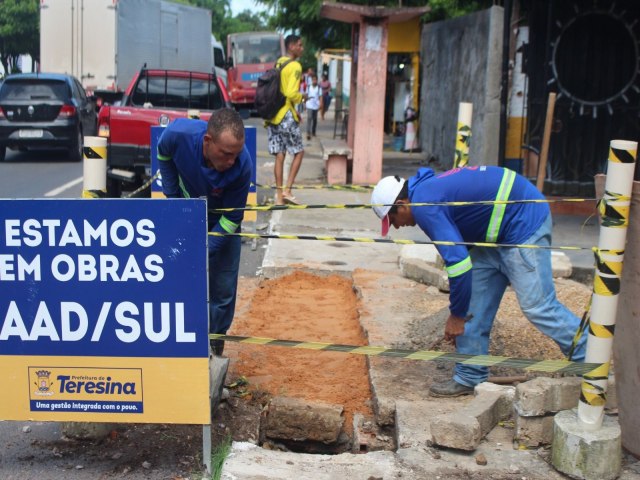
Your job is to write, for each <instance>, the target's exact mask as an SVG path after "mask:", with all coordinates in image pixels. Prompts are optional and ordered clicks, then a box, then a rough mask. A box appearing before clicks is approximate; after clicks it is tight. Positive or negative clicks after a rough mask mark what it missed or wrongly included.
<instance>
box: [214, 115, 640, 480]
mask: <svg viewBox="0 0 640 480" xmlns="http://www.w3.org/2000/svg"><path fill="white" fill-rule="evenodd" d="M303 128H304V124H303ZM305 138H306V135H305ZM331 138H333V118H332V115H329V116H328V120H325V122H319V125H318V137H317V138H314V139H312V140H310V141H306V140H305V148H306V150H305V156H304V160H303V164H302V168H301V170H300V173H299V175H298V178H297V182H296V183H298V184H301V185H304V184H309V185H311V184H313V185H315V184H319V183H324V172H323V169H324V161H323V160H322V151H321V146H320V142H321V140H322V139H331ZM259 150H260V149H259ZM270 161H271V157H267V156H264V155H260V152H259V160H258V163H259V169H258V183H261V184H270V183H272V181H273V180H272V179H273V177H272V163H271V164H269V162H270ZM423 165H425V166H426V162H425V159H424V158H423V156H422V154H421V153H403V152H394V151H388V152H385V153H384V163H383V175H392V174H399V175H401V176H403V177H405V178H406V177H408V176H410V175H412V174H413V173H414V172H415V171H416V170H417V169H418V168H419V167H420V166H423ZM269 195H271V196H272V195H273V193H272V192H263V196H266V197H268V196H269ZM295 195H296V197H297V198H298V199H299V201H300V202H301V203H302V204H345V203H348V204H362V203H370V193H368V192H354V191H341V190H330V189H299V190H296V191H295ZM259 198H260V194H259ZM583 222H584V218H582V217H575V216H572V215H561V216H559V217H558V218H557V219H556V221H555V224H554V235H555V239H554V244H556V245H560V244H562V245H579V246H586V247H591V246H593V245H595V244H596V242H597V238H595V236H596V235H597V230H596V228H595V224H596V222H595V220H593V219H592V220H591V221H590V222H589V223H588V224H586V225H585V226H584V227H582V224H583ZM269 232H270V233H273V234H299V235H303V234H306V235H322V236H341V237H363V238H364V237H366V238H380V221H379V220H378V218H377V217H376V216H375V215H374V214H373V212H372V211H370V210H368V209H335V210H329V211H328V210H327V209H306V210H281V211H274V212H273V215H272V217H271V221H270V224H269ZM390 233H391V238H394V239H411V240H426V237H425V236H424V234H423V233H422V232H421V231H420V230H419V229H418V228H417V227H416V228H404V229H402V230H392V232H390ZM401 250H402V246H401V245H396V244H381V243H358V242H337V241H336V242H333V241H309V240H281V239H272V240H269V242H268V246H267V250H266V253H265V256H264V261H263V264H262V274H263V276H264V277H267V278H272V277H277V276H280V275H286V274H288V273H290V272H292V271H294V270H306V271H309V272H313V273H316V274H321V275H324V274H329V273H338V274H341V275H344V276H347V277H350V278H351V279H352V280H353V288H354V289H355V290H356V291H357V292H358V295H359V296H360V298H361V299H362V302H363V304H364V305H366V306H367V308H366V310H367V311H363V312H361V317H360V322H361V326H362V329H363V331H364V332H365V333H366V335H367V338H368V341H369V344H370V345H386V346H393V347H396V348H410V349H413V348H415V345H416V344H418V345H420V343H419V342H420V341H421V339H417V338H416V336H417V335H416V329H415V324H416V322H423V323H424V322H431V323H430V325H438V326H441V325H442V322H443V320H442V318H443V315H444V314H443V313H442V312H440V311H438V312H436V313H434V314H433V315H431V317H430V318H429V319H423V318H418V316H419V313H418V312H416V310H415V308H412V306H413V305H415V304H416V302H420V301H422V302H423V301H424V299H425V298H430V296H439V298H440V299H442V297H444V298H445V300H446V294H442V293H440V292H438V291H437V290H436V289H434V288H433V287H428V286H426V285H422V284H419V283H416V282H414V281H412V280H408V279H406V278H404V277H403V275H402V273H401V271H400V268H399V265H398V264H399V256H400V254H401ZM569 257H570V258H571V261H572V262H575V264H574V266H578V267H579V268H585V269H588V268H589V265H590V263H592V260H590V257H591V252H589V251H588V250H586V251H580V252H575V253H573V252H570V253H569ZM445 304H446V303H445ZM445 314H446V312H445ZM444 318H446V316H445V317H444ZM438 322H440V323H438ZM421 333H423V332H419V334H421ZM432 333H433V332H432ZM368 366H369V381H370V384H371V390H372V394H373V402H374V411H375V414H376V422H377V423H378V424H380V425H386V426H388V427H389V428H391V429H393V430H394V432H395V440H396V444H397V445H398V449H397V450H396V451H395V452H391V451H375V452H369V453H366V454H359V455H354V454H349V453H344V454H340V455H333V456H326V455H308V454H295V453H288V452H279V451H270V450H264V449H261V448H259V447H256V446H255V445H252V444H245V443H242V444H238V443H234V444H233V447H232V451H231V454H230V455H229V457H228V458H227V460H226V462H225V464H224V468H223V475H222V478H226V479H232V478H233V479H235V478H242V479H256V480H257V479H264V478H269V479H281V480H289V479H311V478H313V479H327V480H329V479H343V478H354V479H361V478H363V479H364V478H380V479H391V478H403V479H405V480H413V479H415V480H418V479H426V478H441V479H453V478H463V477H464V478H471V477H473V478H512V477H513V478H515V477H516V476H517V478H525V477H526V478H527V479H561V478H565V477H563V476H562V475H560V474H559V473H557V472H556V471H555V470H554V469H553V468H552V467H551V466H550V465H549V464H548V463H547V461H546V460H545V459H544V454H540V453H539V452H538V451H536V450H517V449H513V448H512V441H513V429H509V428H505V427H500V426H498V427H496V428H494V429H493V430H492V431H491V432H490V433H489V435H487V437H486V439H485V440H483V441H482V442H481V444H480V446H479V447H478V449H477V450H475V451H474V452H461V451H457V450H447V449H444V450H442V449H438V450H436V449H433V448H432V447H431V433H430V421H431V419H432V418H433V417H434V415H437V414H441V413H452V412H458V411H459V410H460V409H461V408H464V406H465V405H467V404H469V402H471V401H472V398H470V397H466V398H457V399H434V398H432V397H429V395H428V393H427V391H428V388H429V386H430V384H431V382H432V381H434V380H443V379H446V377H447V376H448V375H449V370H441V366H438V365H436V364H435V363H434V362H419V361H398V360H396V359H388V358H387V359H385V358H380V357H368ZM437 377H444V378H437ZM547 453H548V451H547ZM479 454H482V455H484V457H486V459H487V462H488V463H487V465H484V466H483V465H481V464H480V463H481V462H477V461H476V456H477V455H479ZM620 478H623V479H631V478H636V479H637V478H639V477H638V476H637V475H635V474H630V473H629V472H628V471H626V472H624V473H623V475H622V476H621V477H620Z"/></svg>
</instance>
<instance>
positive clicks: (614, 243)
mask: <svg viewBox="0 0 640 480" xmlns="http://www.w3.org/2000/svg"><path fill="white" fill-rule="evenodd" d="M637 148H638V144H637V142H630V141H626V140H612V141H611V145H610V149H609V162H608V166H607V180H606V184H605V192H604V195H603V196H602V200H600V203H599V205H598V210H599V212H600V239H599V241H598V249H597V253H596V257H597V261H596V271H595V275H594V280H593V296H592V300H591V311H590V319H589V333H588V335H589V336H588V338H587V351H586V357H585V362H588V363H595V364H600V366H599V367H597V368H596V369H594V370H591V371H590V372H588V373H585V374H584V376H583V379H582V392H581V394H580V400H579V402H578V408H577V411H576V409H573V410H563V411H561V412H558V413H557V414H556V415H555V416H554V417H553V445H552V448H551V464H552V465H553V466H554V467H555V468H556V469H557V470H558V471H560V472H562V473H564V474H567V475H568V476H569V477H571V478H581V479H585V480H596V479H597V480H614V479H616V478H618V477H619V475H620V472H621V470H622V440H621V438H622V434H621V430H620V425H619V423H618V419H617V417H611V416H608V415H607V416H605V415H604V407H605V403H606V400H607V382H608V377H609V365H610V363H611V353H612V347H613V332H614V329H615V322H616V312H617V308H618V294H619V292H620V280H621V278H622V260H623V257H624V247H625V241H626V236H627V226H628V224H629V207H630V205H631V191H632V185H633V173H634V170H635V157H636V153H637ZM618 367H619V368H624V366H622V365H619V366H618Z"/></svg>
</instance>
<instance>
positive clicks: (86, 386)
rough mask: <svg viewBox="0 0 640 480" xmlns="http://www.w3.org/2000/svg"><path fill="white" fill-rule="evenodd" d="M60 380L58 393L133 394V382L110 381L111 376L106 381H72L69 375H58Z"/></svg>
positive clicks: (134, 392) (134, 391) (134, 390)
mask: <svg viewBox="0 0 640 480" xmlns="http://www.w3.org/2000/svg"><path fill="white" fill-rule="evenodd" d="M56 378H57V379H58V380H59V381H60V393H76V394H78V393H87V394H91V395H114V394H116V395H122V394H124V395H135V394H136V384H135V382H125V383H122V382H112V381H111V377H107V379H106V381H99V382H93V381H88V382H85V381H78V382H76V381H73V380H70V378H71V376H70V375H58V376H57V377H56Z"/></svg>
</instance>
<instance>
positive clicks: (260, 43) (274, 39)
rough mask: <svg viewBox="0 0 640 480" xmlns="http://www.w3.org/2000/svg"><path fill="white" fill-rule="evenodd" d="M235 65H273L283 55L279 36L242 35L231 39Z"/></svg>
mask: <svg viewBox="0 0 640 480" xmlns="http://www.w3.org/2000/svg"><path fill="white" fill-rule="evenodd" d="M233 55H234V61H235V64H236V65H243V64H255V63H275V62H276V60H278V58H280V57H281V56H282V55H283V53H282V51H281V44H280V36H279V35H273V34H269V35H259V34H256V35H243V36H238V37H235V38H234V39H233Z"/></svg>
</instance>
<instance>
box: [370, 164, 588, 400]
mask: <svg viewBox="0 0 640 480" xmlns="http://www.w3.org/2000/svg"><path fill="white" fill-rule="evenodd" d="M507 200H508V201H513V200H534V202H520V203H488V204H478V203H475V204H469V205H464V206H453V205H437V206H410V205H409V204H410V203H434V202H435V203H442V202H480V201H483V202H486V201H489V202H493V201H507ZM535 200H544V196H543V195H542V194H541V193H540V192H538V190H537V189H536V188H535V186H534V185H532V184H531V182H529V180H527V179H526V178H524V177H522V176H521V175H518V174H516V173H515V172H513V171H512V170H509V169H505V168H500V167H493V166H471V167H465V168H456V169H453V170H450V171H447V172H444V173H441V174H438V175H436V174H435V173H434V172H433V170H431V169H429V168H421V169H419V170H418V172H417V174H416V175H415V176H413V177H411V178H409V179H408V180H404V179H402V178H400V177H397V176H396V177H393V176H391V177H385V178H383V179H382V180H380V182H378V184H377V185H376V187H375V188H374V190H373V193H372V195H371V203H372V204H373V205H374V207H373V209H374V211H375V213H376V215H377V216H378V217H379V218H380V219H381V220H382V235H383V236H386V235H387V233H388V231H389V228H390V226H391V225H393V226H394V227H395V228H400V227H404V226H414V225H416V224H417V225H418V226H419V227H420V228H421V229H422V231H423V232H424V233H426V234H427V235H428V237H429V238H430V239H431V240H433V241H450V242H455V244H453V245H436V247H437V249H438V252H439V253H440V255H441V256H442V258H443V259H444V263H445V268H446V271H447V275H448V278H449V288H450V295H449V300H450V305H449V311H450V314H449V317H448V319H447V323H446V326H445V339H446V340H448V341H452V342H454V343H455V345H456V351H457V352H458V353H462V354H469V355H487V354H488V352H489V334H490V332H491V327H492V325H493V321H494V318H495V315H496V312H497V310H498V307H499V306H500V301H501V299H502V296H503V294H504V291H505V289H506V288H507V286H508V285H511V287H512V288H513V290H514V291H515V293H516V296H517V298H518V302H519V304H520V308H521V309H522V312H523V313H524V315H525V316H526V317H527V319H528V320H529V321H530V322H531V323H533V324H534V325H535V326H536V327H537V328H538V329H539V330H540V331H541V332H543V333H544V334H546V335H547V336H549V337H551V338H552V339H553V340H554V341H555V342H556V343H557V344H558V346H559V347H560V349H561V350H562V352H563V353H564V354H565V355H567V354H568V353H569V351H570V350H571V347H572V342H573V337H574V335H575V333H576V331H577V329H578V327H579V324H580V319H579V318H578V317H577V316H576V315H574V314H573V313H572V312H571V311H570V310H569V309H567V308H566V307H565V306H564V305H563V304H561V303H560V302H559V301H558V299H557V297H556V293H555V286H554V283H553V276H552V271H551V252H550V250H549V249H548V248H545V247H548V246H550V245H551V229H552V221H551V213H550V209H549V205H548V204H547V203H545V202H535ZM460 242H474V243H477V242H487V243H494V244H503V245H514V244H527V245H535V246H538V247H542V248H517V247H507V246H504V247H480V246H474V247H471V248H469V247H468V246H466V245H463V244H460ZM585 341H586V335H583V336H582V337H581V338H580V341H579V342H578V344H577V345H576V346H575V349H574V352H573V356H572V360H574V361H584V355H585ZM487 377H488V368H487V367H481V366H474V365H467V364H460V363H458V364H456V367H455V373H454V376H453V379H451V380H448V381H446V382H441V383H434V384H432V385H431V388H430V393H431V395H433V396H440V397H453V396H459V395H466V394H470V393H472V392H473V389H474V387H475V385H477V384H479V383H481V382H483V381H485V380H486V379H487Z"/></svg>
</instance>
